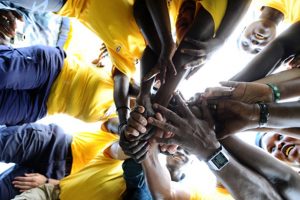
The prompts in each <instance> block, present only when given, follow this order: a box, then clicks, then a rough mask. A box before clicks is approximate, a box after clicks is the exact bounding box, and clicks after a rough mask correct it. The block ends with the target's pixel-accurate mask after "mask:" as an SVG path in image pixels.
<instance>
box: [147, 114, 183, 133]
mask: <svg viewBox="0 0 300 200" xmlns="http://www.w3.org/2000/svg"><path fill="white" fill-rule="evenodd" d="M148 122H149V124H151V125H153V126H155V127H158V128H160V129H162V130H164V131H171V132H175V131H177V128H176V127H175V126H173V125H171V124H169V123H167V122H162V121H159V120H157V119H154V118H152V117H150V118H149V119H148Z"/></svg>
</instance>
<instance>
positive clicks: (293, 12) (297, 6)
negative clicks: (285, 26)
mask: <svg viewBox="0 0 300 200" xmlns="http://www.w3.org/2000/svg"><path fill="white" fill-rule="evenodd" d="M263 1H264V3H265V4H264V5H266V6H268V7H271V8H274V9H276V10H279V11H280V12H282V13H283V15H284V20H285V21H287V22H288V23H295V22H297V21H299V20H300V1H299V0H263Z"/></svg>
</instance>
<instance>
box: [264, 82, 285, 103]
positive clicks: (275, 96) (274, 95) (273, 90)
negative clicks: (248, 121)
mask: <svg viewBox="0 0 300 200" xmlns="http://www.w3.org/2000/svg"><path fill="white" fill-rule="evenodd" d="M266 85H267V86H269V88H270V89H271V96H272V102H277V101H279V100H280V97H281V93H280V90H279V88H278V87H277V86H276V85H274V84H272V83H267V84H266Z"/></svg>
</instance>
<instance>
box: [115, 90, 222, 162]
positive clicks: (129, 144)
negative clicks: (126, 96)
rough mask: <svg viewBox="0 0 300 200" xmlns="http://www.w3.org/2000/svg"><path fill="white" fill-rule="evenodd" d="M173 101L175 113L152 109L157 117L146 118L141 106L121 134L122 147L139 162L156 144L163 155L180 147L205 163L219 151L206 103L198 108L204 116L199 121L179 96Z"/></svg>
mask: <svg viewBox="0 0 300 200" xmlns="http://www.w3.org/2000/svg"><path fill="white" fill-rule="evenodd" d="M174 97H175V100H176V102H177V108H176V110H177V112H176V113H175V112H173V111H171V110H169V109H167V108H165V107H163V106H160V105H158V104H154V105H153V109H154V110H155V112H156V114H155V117H149V118H146V117H144V116H143V112H144V111H145V109H144V107H142V106H137V107H136V108H135V109H134V110H133V111H132V112H131V114H130V118H129V120H128V124H127V125H126V126H125V127H124V129H123V130H122V131H121V136H120V146H121V147H122V149H123V151H124V152H125V153H126V154H127V155H129V156H131V157H132V158H133V159H135V160H136V161H137V162H141V161H143V160H144V159H145V158H146V156H147V153H148V152H149V150H150V149H151V148H152V147H153V148H154V147H155V146H156V145H155V144H157V143H159V144H160V149H161V150H162V151H167V152H169V153H175V151H176V149H177V145H179V146H181V147H182V148H184V149H186V150H187V151H188V152H190V153H193V154H196V155H197V157H198V158H199V159H204V160H206V159H208V158H209V157H210V156H211V155H212V154H214V153H215V152H216V151H217V149H218V148H219V147H220V143H219V142H218V140H217V138H216V135H215V132H214V130H213V126H214V125H213V119H212V117H211V114H210V111H209V109H208V106H207V104H206V102H205V101H203V103H202V105H200V107H199V109H201V113H202V116H203V118H202V119H199V118H198V117H196V115H195V114H194V113H193V112H192V111H191V110H190V109H189V107H188V105H187V104H186V102H184V101H183V100H182V99H181V97H180V96H179V95H177V94H176V95H175V96H174Z"/></svg>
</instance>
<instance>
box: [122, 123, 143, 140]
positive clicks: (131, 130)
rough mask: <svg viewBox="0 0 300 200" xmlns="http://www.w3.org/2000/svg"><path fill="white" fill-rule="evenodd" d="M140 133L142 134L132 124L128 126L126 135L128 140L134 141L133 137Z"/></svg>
mask: <svg viewBox="0 0 300 200" xmlns="http://www.w3.org/2000/svg"><path fill="white" fill-rule="evenodd" d="M139 135H140V133H139V132H138V131H137V130H136V129H135V128H133V127H131V126H127V127H126V129H125V136H126V138H127V139H128V140H130V141H133V138H134V137H138V136H139ZM132 137H133V138H132Z"/></svg>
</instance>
